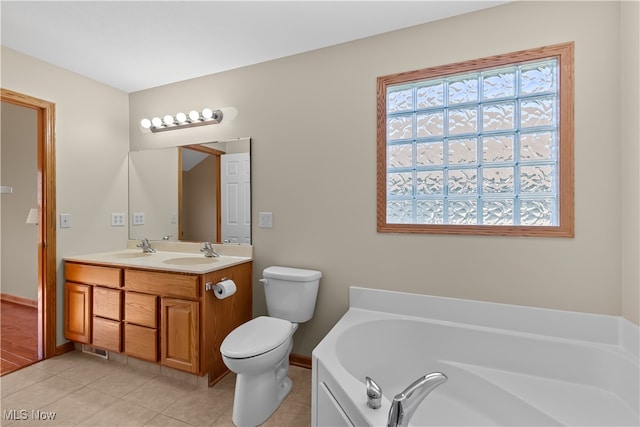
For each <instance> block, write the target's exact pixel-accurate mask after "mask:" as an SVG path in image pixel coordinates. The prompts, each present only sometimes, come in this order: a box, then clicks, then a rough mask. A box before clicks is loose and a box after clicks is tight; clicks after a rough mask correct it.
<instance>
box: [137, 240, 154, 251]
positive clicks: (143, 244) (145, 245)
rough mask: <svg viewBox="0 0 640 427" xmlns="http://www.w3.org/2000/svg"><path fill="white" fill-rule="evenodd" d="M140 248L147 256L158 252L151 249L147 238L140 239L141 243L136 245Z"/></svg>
mask: <svg viewBox="0 0 640 427" xmlns="http://www.w3.org/2000/svg"><path fill="white" fill-rule="evenodd" d="M136 246H137V247H139V248H142V252H143V253H145V254H155V253H156V250H155V249H153V248H152V247H151V243H149V240H148V239H146V238H142V239H140V243H138V244H137V245H136Z"/></svg>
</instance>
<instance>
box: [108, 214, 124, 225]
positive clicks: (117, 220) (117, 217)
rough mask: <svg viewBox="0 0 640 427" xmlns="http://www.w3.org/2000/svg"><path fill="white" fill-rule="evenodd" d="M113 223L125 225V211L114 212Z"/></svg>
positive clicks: (112, 215)
mask: <svg viewBox="0 0 640 427" xmlns="http://www.w3.org/2000/svg"><path fill="white" fill-rule="evenodd" d="M111 225H112V226H114V227H124V213H112V214H111Z"/></svg>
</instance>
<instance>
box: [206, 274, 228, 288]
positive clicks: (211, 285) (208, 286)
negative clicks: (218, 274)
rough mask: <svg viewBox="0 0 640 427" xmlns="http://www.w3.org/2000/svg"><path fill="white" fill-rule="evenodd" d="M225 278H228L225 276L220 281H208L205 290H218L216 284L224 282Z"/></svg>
mask: <svg viewBox="0 0 640 427" xmlns="http://www.w3.org/2000/svg"><path fill="white" fill-rule="evenodd" d="M225 280H227V278H226V277H223V278H222V279H220V281H219V282H218V283H213V282H207V283H205V285H204V290H205V291H215V290H216V286H218V285H219V284H220V283H222V282H224V281H225Z"/></svg>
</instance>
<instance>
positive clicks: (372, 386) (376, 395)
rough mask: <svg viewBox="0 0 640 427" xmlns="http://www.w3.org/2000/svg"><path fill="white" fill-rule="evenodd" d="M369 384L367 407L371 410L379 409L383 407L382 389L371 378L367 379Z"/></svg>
mask: <svg viewBox="0 0 640 427" xmlns="http://www.w3.org/2000/svg"><path fill="white" fill-rule="evenodd" d="M365 380H366V384H367V406H368V407H369V408H371V409H378V408H379V407H380V406H382V389H381V388H380V386H379V385H378V384H377V383H376V382H375V381H374V380H373V378H371V377H366V378H365Z"/></svg>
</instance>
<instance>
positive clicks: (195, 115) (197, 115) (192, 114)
mask: <svg viewBox="0 0 640 427" xmlns="http://www.w3.org/2000/svg"><path fill="white" fill-rule="evenodd" d="M189 119H190V120H191V121H192V122H197V121H198V120H200V113H198V112H197V111H195V110H193V111H191V112H189Z"/></svg>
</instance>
